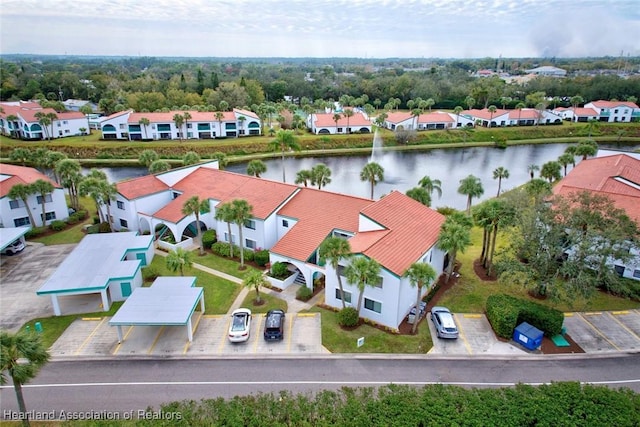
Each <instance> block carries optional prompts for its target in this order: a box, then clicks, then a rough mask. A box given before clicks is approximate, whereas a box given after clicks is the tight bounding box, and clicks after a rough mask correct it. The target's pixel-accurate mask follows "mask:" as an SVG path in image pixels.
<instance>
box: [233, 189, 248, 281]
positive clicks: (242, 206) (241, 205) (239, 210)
mask: <svg viewBox="0 0 640 427" xmlns="http://www.w3.org/2000/svg"><path fill="white" fill-rule="evenodd" d="M231 216H232V217H233V222H235V223H236V225H237V226H238V234H239V235H240V236H239V237H240V269H241V270H243V269H244V268H245V267H244V240H242V229H243V227H244V224H245V223H246V222H247V221H249V220H250V219H251V218H252V217H253V206H251V205H250V204H249V202H247V201H246V200H243V199H235V200H232V201H231Z"/></svg>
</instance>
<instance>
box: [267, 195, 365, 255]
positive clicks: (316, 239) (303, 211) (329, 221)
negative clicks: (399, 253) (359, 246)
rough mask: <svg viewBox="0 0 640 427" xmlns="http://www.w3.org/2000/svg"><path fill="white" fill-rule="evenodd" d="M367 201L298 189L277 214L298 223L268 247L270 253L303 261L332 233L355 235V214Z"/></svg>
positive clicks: (357, 219) (357, 220)
mask: <svg viewBox="0 0 640 427" xmlns="http://www.w3.org/2000/svg"><path fill="white" fill-rule="evenodd" d="M371 203H372V201H371V200H370V199H362V198H359V197H353V196H347V195H344V194H338V193H332V192H329V191H322V190H316V189H313V188H301V189H300V191H299V192H298V193H297V194H296V195H295V196H294V197H293V199H291V200H290V201H289V202H287V204H286V205H285V206H283V207H282V209H280V210H279V211H278V215H282V216H286V217H290V218H295V219H297V220H298V222H297V223H296V224H295V225H294V226H293V227H292V228H291V230H289V232H288V233H287V234H285V235H284V236H283V237H282V238H281V239H280V240H279V241H278V243H276V244H275V245H274V246H273V247H272V248H271V252H273V253H276V254H279V255H282V256H286V257H289V258H294V259H298V260H302V261H306V260H308V259H309V257H310V256H311V255H312V254H313V252H314V251H315V250H316V249H317V248H318V247H319V246H320V243H322V241H323V240H324V239H325V238H326V237H327V236H329V235H330V234H331V232H332V231H333V230H336V229H337V230H344V231H348V232H352V233H355V232H356V231H357V230H358V223H359V217H358V214H359V212H360V211H361V210H362V209H363V208H364V207H366V206H368V205H370V204H371Z"/></svg>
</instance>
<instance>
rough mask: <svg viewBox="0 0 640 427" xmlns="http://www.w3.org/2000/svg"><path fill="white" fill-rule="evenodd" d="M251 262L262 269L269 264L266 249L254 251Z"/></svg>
mask: <svg viewBox="0 0 640 427" xmlns="http://www.w3.org/2000/svg"><path fill="white" fill-rule="evenodd" d="M253 260H254V261H255V263H256V264H258V265H259V266H260V267H264V266H265V265H267V263H268V262H269V251H268V250H266V249H262V250H260V251H256V252H255V254H254V255H253Z"/></svg>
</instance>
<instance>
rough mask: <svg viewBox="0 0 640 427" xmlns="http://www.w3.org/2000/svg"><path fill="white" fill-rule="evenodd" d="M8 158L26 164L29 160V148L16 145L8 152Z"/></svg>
mask: <svg viewBox="0 0 640 427" xmlns="http://www.w3.org/2000/svg"><path fill="white" fill-rule="evenodd" d="M9 160H11V161H12V162H16V163H22V166H26V165H27V163H28V162H30V161H31V150H29V149H28V148H23V147H18V148H14V149H13V150H11V154H9Z"/></svg>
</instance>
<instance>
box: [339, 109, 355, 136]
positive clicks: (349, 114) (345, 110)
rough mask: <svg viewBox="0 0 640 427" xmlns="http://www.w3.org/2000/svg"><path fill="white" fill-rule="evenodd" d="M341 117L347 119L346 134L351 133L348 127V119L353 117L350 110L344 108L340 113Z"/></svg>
mask: <svg viewBox="0 0 640 427" xmlns="http://www.w3.org/2000/svg"><path fill="white" fill-rule="evenodd" d="M342 115H343V116H344V117H346V118H347V133H351V128H350V127H349V119H351V117H353V116H354V115H355V113H354V112H353V110H352V109H351V108H345V109H344V111H343V112H342Z"/></svg>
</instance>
